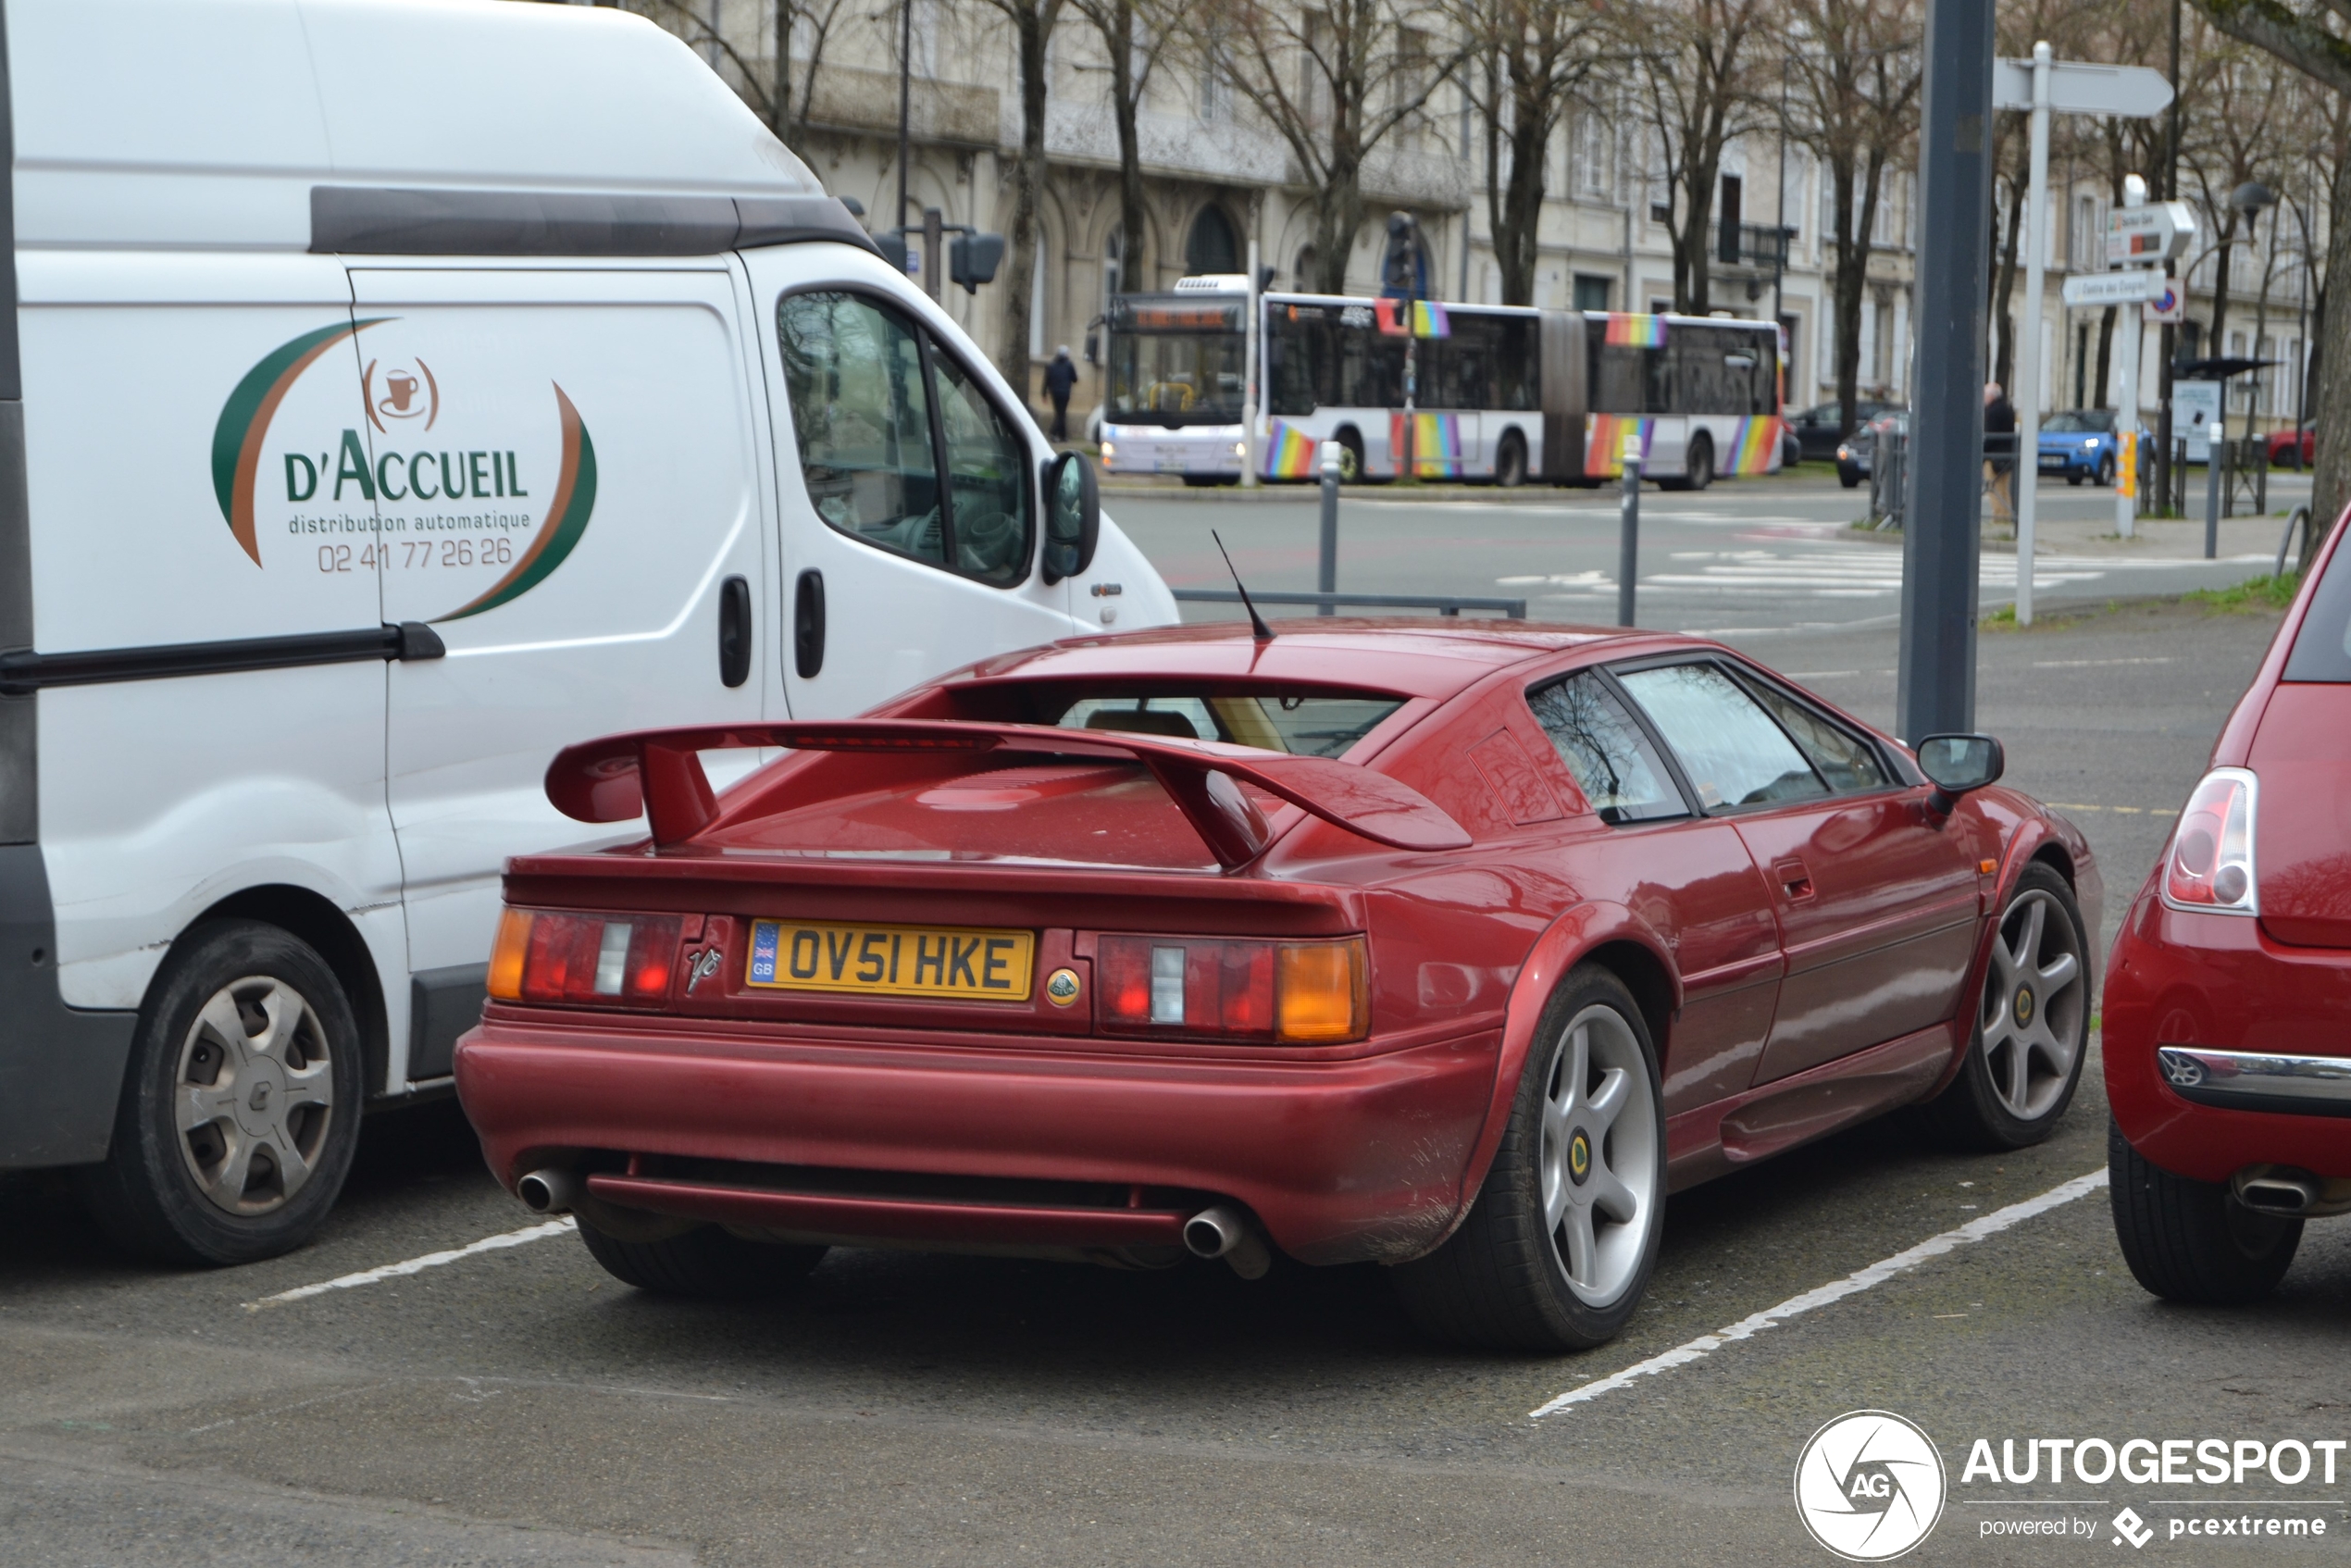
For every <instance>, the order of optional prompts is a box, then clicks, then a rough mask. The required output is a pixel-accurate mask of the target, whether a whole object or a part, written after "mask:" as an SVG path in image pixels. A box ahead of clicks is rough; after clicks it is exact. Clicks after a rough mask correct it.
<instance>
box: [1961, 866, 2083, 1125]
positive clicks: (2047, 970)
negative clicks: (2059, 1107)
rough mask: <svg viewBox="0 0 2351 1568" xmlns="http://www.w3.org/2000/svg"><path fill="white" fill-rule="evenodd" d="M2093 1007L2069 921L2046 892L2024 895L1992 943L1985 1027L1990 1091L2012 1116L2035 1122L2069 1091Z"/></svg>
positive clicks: (1986, 981)
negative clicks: (2084, 1020) (2085, 1014)
mask: <svg viewBox="0 0 2351 1568" xmlns="http://www.w3.org/2000/svg"><path fill="white" fill-rule="evenodd" d="M2088 1005H2089V981H2088V974H2087V968H2086V966H2085V965H2084V964H2083V962H2082V951H2081V939H2080V935H2079V933H2078V932H2077V930H2076V929H2075V927H2074V924H2073V921H2072V919H2071V917H2070V916H2069V915H2067V913H2066V911H2065V908H2064V906H2063V905H2061V904H2059V902H2058V901H2057V898H2056V896H2055V895H2054V894H2052V893H2050V892H2048V891H2047V890H2045V889H2041V888H2027V889H2025V890H2022V891H2021V892H2020V893H2018V894H2017V896H2016V898H2015V899H2014V901H2012V902H2010V903H2009V907H2008V909H2007V911H2006V913H2004V914H2003V915H2001V917H2000V929H1999V933H1998V935H1997V936H1996V937H1995V938H1994V939H1993V941H1992V964H1991V967H1990V970H1989V972H1988V973H1987V974H1986V975H1985V976H1984V1010H1983V1014H1982V1017H1981V1020H1980V1022H1981V1024H1982V1027H1983V1031H1984V1047H1983V1049H1984V1065H1985V1066H1986V1067H1988V1068H1989V1069H1990V1076H1991V1082H1992V1092H1993V1093H1994V1094H1995V1095H1996V1096H1997V1097H1998V1099H1999V1101H2000V1104H2001V1107H2002V1108H2003V1109H2005V1110H2006V1111H2007V1112H2008V1113H2009V1114H2010V1115H2011V1116H2014V1117H2016V1118H2018V1119H2019V1120H2020V1121H2037V1120H2038V1119H2039V1118H2041V1117H2042V1116H2044V1115H2046V1114H2048V1111H2049V1108H2050V1107H2051V1106H2052V1105H2053V1104H2054V1103H2055V1102H2056V1101H2058V1099H2059V1097H2060V1096H2062V1095H2063V1094H2064V1093H2065V1092H2066V1090H2067V1089H2069V1088H2070V1087H2071V1084H2072V1082H2073V1066H2074V1058H2075V1057H2076V1056H2077V1055H2078V1054H2079V1053H2080V1052H2081V1050H2082V1039H2083V1029H2082V1014H2083V1011H2084V1009H2085V1008H2086V1007H2087V1006H2088Z"/></svg>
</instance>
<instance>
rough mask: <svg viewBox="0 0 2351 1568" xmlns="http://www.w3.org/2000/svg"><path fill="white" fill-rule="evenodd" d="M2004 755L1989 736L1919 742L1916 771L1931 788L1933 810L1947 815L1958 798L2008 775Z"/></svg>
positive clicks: (1932, 738) (1945, 737) (1934, 737)
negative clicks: (1932, 786) (1924, 778)
mask: <svg viewBox="0 0 2351 1568" xmlns="http://www.w3.org/2000/svg"><path fill="white" fill-rule="evenodd" d="M2008 765H2009V755H2008V751H2007V749H2006V748H2004V747H2003V746H2002V745H2001V744H2000V742H1999V741H1998V740H1995V739H1994V738H1992V737H1991V736H1989V735H1930V736H1928V737H1927V738H1926V739H1925V740H1922V741H1920V742H1919V771H1920V772H1921V773H1923V774H1925V775H1926V780H1927V782H1928V783H1930V784H1932V785H1934V809H1935V810H1936V811H1938V812H1944V813H1947V812H1949V811H1950V809H1951V808H1952V807H1953V806H1954V805H1956V804H1958V803H1959V796H1961V795H1964V794H1966V793H1967V792H1968V791H1969V790H1981V789H1983V788H1984V786H1985V785H1986V784H1990V783H1993V782H1995V781H1996V780H1997V779H1998V778H1999V777H2000V775H2001V774H2003V773H2005V772H2006V771H2008Z"/></svg>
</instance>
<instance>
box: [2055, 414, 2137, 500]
mask: <svg viewBox="0 0 2351 1568" xmlns="http://www.w3.org/2000/svg"><path fill="white" fill-rule="evenodd" d="M2120 451H2121V446H2120V445H2119V444H2118V443H2117V442H2116V439H2115V434H2114V410H2112V409H2111V408H2072V409H2068V410H2066V411H2065V412H2064V413H2061V414H2052V415H2050V416H2049V417H2047V418H2046V419H2045V420H2043V421H2042V422H2041V472H2042V473H2043V474H2044V475H2056V474H2062V475H2064V476H2065V482H2066V483H2068V484H2074V485H2078V484H2080V483H2081V482H2082V481H2083V480H2084V479H2088V480H2089V481H2090V482H2091V483H2093V484H2112V483H2113V482H2114V462H2115V455H2116V454H2117V453H2119V452H2120Z"/></svg>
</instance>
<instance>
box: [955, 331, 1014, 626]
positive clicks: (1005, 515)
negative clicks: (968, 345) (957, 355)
mask: <svg viewBox="0 0 2351 1568" xmlns="http://www.w3.org/2000/svg"><path fill="white" fill-rule="evenodd" d="M932 363H933V364H935V365H937V366H938V367H939V425H940V428H941V429H944V430H945V431H946V435H947V483H948V495H949V501H950V509H949V515H950V516H951V517H952V520H953V525H954V535H955V567H956V569H957V570H958V571H961V572H964V573H966V574H967V575H969V576H972V577H976V578H978V579H980V580H981V581H983V582H992V583H996V584H999V585H1000V586H1001V585H1004V584H1009V583H1015V582H1018V581H1019V580H1020V579H1022V578H1024V577H1026V576H1027V575H1028V557H1029V548H1028V540H1029V531H1028V443H1027V442H1024V441H1023V440H1021V437H1020V432H1019V431H1017V430H1015V429H1013V428H1012V426H1011V425H1010V424H1009V423H1007V422H1006V420H1005V418H1004V417H1003V416H1002V415H1001V414H1000V413H998V412H997V410H996V405H995V404H992V403H990V402H989V401H988V398H987V395H986V394H985V393H983V392H981V391H980V390H979V388H978V387H977V386H976V385H974V384H973V383H972V381H971V380H970V378H968V377H966V376H965V375H964V372H963V370H962V368H961V367H959V366H957V365H956V364H955V362H954V361H953V360H952V359H949V358H946V357H945V356H944V355H937V354H934V355H933V356H932Z"/></svg>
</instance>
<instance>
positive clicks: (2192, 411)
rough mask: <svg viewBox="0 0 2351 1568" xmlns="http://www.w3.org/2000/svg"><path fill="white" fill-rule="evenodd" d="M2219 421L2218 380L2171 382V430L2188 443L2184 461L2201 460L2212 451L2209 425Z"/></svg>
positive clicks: (2174, 435) (2179, 438) (2177, 437)
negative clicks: (2186, 456)
mask: <svg viewBox="0 0 2351 1568" xmlns="http://www.w3.org/2000/svg"><path fill="white" fill-rule="evenodd" d="M2219 423H2220V382H2218V381H2174V382H2172V383H2171V434H2172V436H2173V438H2174V439H2177V440H2183V441H2185V442H2187V443H2188V461H2189V462H2191V463H2201V462H2204V461H2205V460H2206V459H2207V458H2208V457H2210V456H2211V455H2212V427H2213V426H2215V425H2217V424H2219Z"/></svg>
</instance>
